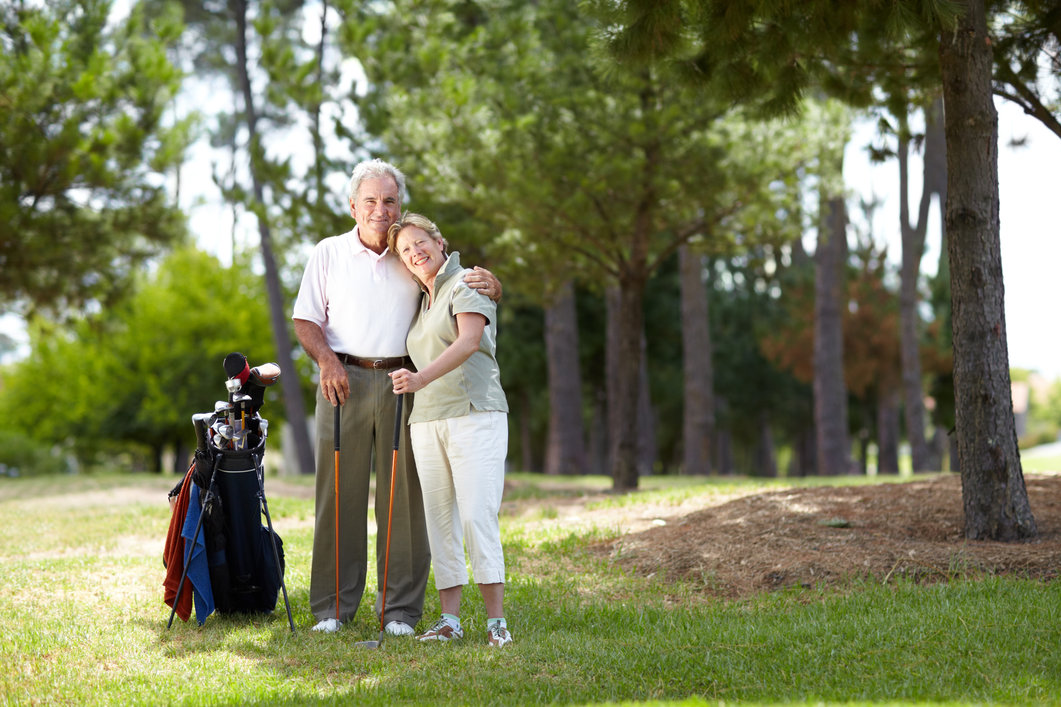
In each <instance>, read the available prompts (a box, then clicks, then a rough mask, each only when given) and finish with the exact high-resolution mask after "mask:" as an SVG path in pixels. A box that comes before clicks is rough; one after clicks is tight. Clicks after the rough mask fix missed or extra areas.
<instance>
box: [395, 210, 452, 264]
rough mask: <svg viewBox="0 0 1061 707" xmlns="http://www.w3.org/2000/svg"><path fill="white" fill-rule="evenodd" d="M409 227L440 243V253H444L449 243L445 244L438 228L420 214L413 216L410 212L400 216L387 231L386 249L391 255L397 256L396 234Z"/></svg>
mask: <svg viewBox="0 0 1061 707" xmlns="http://www.w3.org/2000/svg"><path fill="white" fill-rule="evenodd" d="M409 226H414V227H416V228H419V229H420V230H422V231H423V232H424V233H426V234H427V235H429V236H431V238H433V239H434V240H436V241H438V242H439V243H441V244H442V252H443V253H445V252H446V248H447V246H449V243H447V242H446V239H445V238H443V237H442V232H441V231H440V230H438V226H436V225H435V223H434V221H432V220H431V219H429V218H428V217H426V216H423V215H421V214H414V213H412V212H409V211H406V212H405V213H404V214H402V215H401V217H400V218H399V219H398V220H397V221H395V222H394V223H393V224H391V227H390V228H389V229H387V247H388V248H390V251H391V252H392V253H394V254H395V255H397V254H398V250H397V248H396V246H397V243H398V234H399V233H401V231H402V229H403V228H407V227H409Z"/></svg>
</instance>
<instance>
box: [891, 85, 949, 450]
mask: <svg viewBox="0 0 1061 707" xmlns="http://www.w3.org/2000/svg"><path fill="white" fill-rule="evenodd" d="M923 144H924V148H923V155H924V167H923V171H922V175H923V177H922V183H921V199H920V203H919V206H918V210H917V220H916V221H915V222H913V223H911V221H910V196H909V187H908V185H909V154H910V152H909V151H910V137H909V134H908V131H907V130H906V129H905V126H903V125H900V134H899V141H898V146H899V147H898V158H899V159H898V162H899V228H900V229H901V231H902V244H903V253H902V269H901V272H900V278H901V279H900V282H901V285H900V290H899V303H900V315H901V322H902V334H901V344H902V347H901V350H902V362H903V403H904V409H905V411H906V436H907V439H908V440H909V441H910V461H911V464H912V466H913V469H914V471H927V470H929V469H932V468H933V465H932V455H931V454H930V452H929V448H928V443H927V442H926V439H925V405H924V402H923V400H924V383H923V382H922V378H923V376H922V372H921V338H922V337H921V327H920V321H921V317H920V315H919V313H918V304H919V303H920V299H921V298H920V296H919V283H920V281H921V259H922V257H923V256H924V253H925V235H926V233H927V231H928V217H929V209H930V207H931V205H932V197H933V196H938V198H939V205H940V209H941V210H942V208H943V205H944V204H946V202H947V145H946V138H945V136H944V134H943V100H942V96H938V97H937V98H936V99H935V100H934V101H933V103H932V105H931V107H930V108H928V109H927V110H926V111H925V136H924V141H923Z"/></svg>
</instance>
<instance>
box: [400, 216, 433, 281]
mask: <svg viewBox="0 0 1061 707" xmlns="http://www.w3.org/2000/svg"><path fill="white" fill-rule="evenodd" d="M394 245H395V248H396V249H397V251H398V257H399V258H401V259H402V262H403V263H405V267H407V268H409V272H411V273H412V274H413V275H416V276H417V277H418V278H420V280H421V281H422V282H425V283H426V282H430V281H431V280H433V279H434V278H435V275H436V274H437V273H438V271H439V268H441V267H442V263H444V262H445V260H446V257H445V256H444V255H443V254H442V242H441V241H437V240H435V239H434V238H432V237H431V235H430V234H429V233H428V232H427V231H425V230H424V229H422V228H418V227H416V226H406V227H405V228H403V229H402V230H401V231H399V232H398V237H397V238H396V239H395V240H394Z"/></svg>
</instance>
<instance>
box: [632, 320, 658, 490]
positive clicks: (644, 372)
mask: <svg viewBox="0 0 1061 707" xmlns="http://www.w3.org/2000/svg"><path fill="white" fill-rule="evenodd" d="M657 456H659V448H658V447H657V445H656V412H655V410H653V409H652V387H651V386H650V385H649V380H648V341H647V340H646V338H645V333H644V330H643V329H642V332H641V365H640V366H639V368H638V374H637V474H638V476H649V475H651V474H652V472H653V470H654V469H655V466H656V457H657Z"/></svg>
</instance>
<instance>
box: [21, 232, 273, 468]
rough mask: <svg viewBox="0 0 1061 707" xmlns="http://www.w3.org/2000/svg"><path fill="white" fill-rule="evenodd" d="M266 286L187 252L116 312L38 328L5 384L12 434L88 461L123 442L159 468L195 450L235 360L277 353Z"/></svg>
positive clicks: (269, 413)
mask: <svg viewBox="0 0 1061 707" xmlns="http://www.w3.org/2000/svg"><path fill="white" fill-rule="evenodd" d="M260 288H261V284H260V279H259V278H258V277H255V276H253V275H252V274H251V273H250V272H249V271H248V270H247V269H246V267H245V265H244V264H241V263H237V264H236V265H233V266H231V267H229V268H222V267H221V266H220V264H219V263H218V262H217V261H216V260H215V259H214V258H212V257H210V256H207V255H206V254H204V253H202V252H199V251H196V250H192V249H181V250H178V251H175V252H174V253H173V254H172V255H170V256H169V257H167V258H166V259H165V260H164V261H163V262H162V264H161V265H160V266H159V269H158V271H157V273H155V274H153V275H152V276H142V277H141V278H140V283H139V285H138V287H137V289H136V296H135V297H133V298H132V299H130V300H129V301H127V302H125V303H123V304H121V305H119V306H117V307H115V308H114V309H111V310H107V311H105V312H102V313H101V314H99V315H96V316H93V317H90V318H87V319H85V320H81V321H78V322H76V323H74V324H72V325H69V326H60V325H57V324H55V323H52V322H49V321H46V320H43V319H38V320H36V321H35V322H33V324H32V326H31V330H30V349H31V354H30V356H29V357H28V358H27V359H25V360H23V361H21V362H18V363H16V364H13V365H12V366H11V369H10V371H9V372H8V373H7V374H6V375H5V378H4V381H5V385H4V388H3V390H2V391H0V410H2V414H0V419H4V420H5V423H4V425H3V426H4V427H5V428H7V429H10V430H12V431H17V432H19V433H21V434H24V435H26V436H27V437H29V438H32V439H36V440H39V441H41V442H48V443H52V444H60V445H69V446H70V447H72V448H73V450H75V451H76V452H77V453H78V454H79V455H80V456H82V457H83V458H85V459H91V458H92V456H93V455H94V454H95V453H98V452H100V451H102V450H103V449H107V450H109V451H110V452H111V453H114V451H115V449H116V447H115V446H114V445H119V447H118V448H124V449H131V450H139V451H140V452H141V453H144V452H152V453H154V455H155V458H154V459H152V463H156V464H157V455H158V453H159V451H160V450H161V449H162V447H163V446H167V445H179V444H181V443H184V444H185V448H188V447H191V446H193V445H194V439H195V438H194V434H193V431H192V426H191V423H190V420H191V416H192V415H193V414H194V413H197V412H209V411H212V410H213V409H214V405H213V404H214V401H216V400H218V399H221V398H224V397H226V395H227V391H226V390H225V387H224V381H225V377H226V376H225V374H224V369H223V368H222V365H221V364H222V362H223V360H224V357H225V356H226V355H227V354H228V353H231V352H233V351H239V352H242V353H243V354H245V355H246V356H247V357H248V358H249V359H250V360H251V362H252V365H253V364H257V363H265V362H267V361H270V360H273V359H274V357H275V352H274V350H273V349H272V345H271V343H270V342H271V338H270V335H269V326H268V319H267V314H266V310H265V306H264V304H263V303H262V302H261V298H260V295H259V294H258V293H259V292H260ZM267 402H268V400H267ZM279 410H280V409H279V407H274V408H271V409H263V413H262V414H263V416H264V417H269V418H272V417H273V416H274V413H279Z"/></svg>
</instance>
